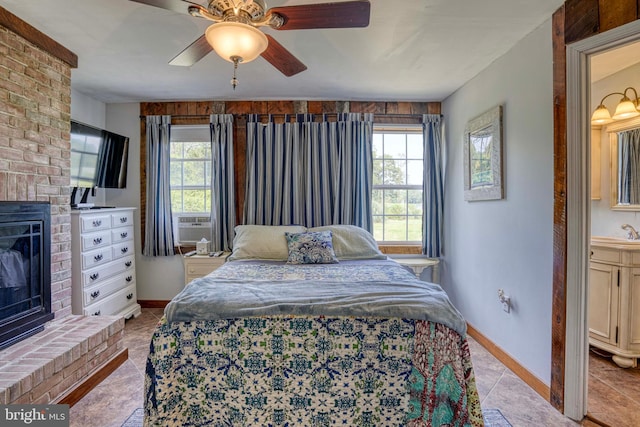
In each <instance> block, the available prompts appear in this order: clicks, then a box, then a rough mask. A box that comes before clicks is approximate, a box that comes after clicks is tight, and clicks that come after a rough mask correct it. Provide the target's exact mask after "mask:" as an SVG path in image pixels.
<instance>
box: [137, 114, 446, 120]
mask: <svg viewBox="0 0 640 427" xmlns="http://www.w3.org/2000/svg"><path fill="white" fill-rule="evenodd" d="M350 113H351V112H347V113H266V114H261V113H223V114H231V115H233V116H246V115H249V114H252V115H258V116H273V117H285V116H295V115H298V114H312V115H314V116H337V115H338V114H350ZM360 114H373V116H374V118H375V117H376V116H383V117H398V118H410V119H413V118H422V116H423V115H424V114H437V113H416V114H397V113H362V112H360ZM155 115H158V116H171V118H176V119H194V118H195V119H197V118H205V119H208V118H209V116H210V115H211V114H148V116H155ZM146 117H147V115H144V114H141V115H140V119H145V118H146Z"/></svg>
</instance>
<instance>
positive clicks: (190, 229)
mask: <svg viewBox="0 0 640 427" xmlns="http://www.w3.org/2000/svg"><path fill="white" fill-rule="evenodd" d="M174 225H176V227H175V229H174V230H175V235H176V236H177V237H178V244H179V245H181V246H185V245H188V246H195V244H196V242H199V241H200V240H202V238H204V239H206V240H211V218H210V217H208V216H202V215H188V214H181V215H178V216H176V221H174Z"/></svg>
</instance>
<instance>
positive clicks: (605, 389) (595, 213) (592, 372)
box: [587, 41, 640, 427]
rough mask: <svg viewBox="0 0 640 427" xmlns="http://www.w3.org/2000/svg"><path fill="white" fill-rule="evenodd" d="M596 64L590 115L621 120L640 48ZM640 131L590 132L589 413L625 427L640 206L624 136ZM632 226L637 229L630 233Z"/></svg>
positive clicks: (636, 121) (637, 178) (634, 394)
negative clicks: (632, 198)
mask: <svg viewBox="0 0 640 427" xmlns="http://www.w3.org/2000/svg"><path fill="white" fill-rule="evenodd" d="M588 62H589V67H590V68H589V73H588V75H589V80H590V90H589V93H590V103H589V107H590V108H589V114H591V113H593V112H594V111H595V110H596V109H597V108H599V107H600V106H601V105H604V107H605V108H606V109H607V111H609V112H610V114H611V115H613V116H615V111H616V107H617V106H618V104H619V102H620V101H621V99H622V98H623V96H624V95H625V93H626V94H627V95H629V98H630V99H633V100H636V99H637V98H638V93H637V91H639V90H640V42H638V41H636V42H630V43H627V44H624V45H621V46H616V47H615V48H613V49H609V50H605V51H602V52H598V53H594V54H592V55H590V56H589V61H588ZM636 103H637V101H636ZM601 111H604V110H601ZM616 118H617V117H616ZM639 128H640V117H635V118H626V119H618V120H613V121H611V122H610V123H604V124H601V123H598V124H594V123H592V125H591V132H590V144H591V145H590V146H591V150H590V153H589V154H590V158H591V162H590V165H591V168H590V170H589V172H590V191H589V192H590V198H591V202H590V216H589V218H590V220H589V222H590V224H589V229H590V235H591V244H592V245H591V248H590V251H589V254H590V261H589V276H588V277H589V279H588V280H589V287H588V289H589V292H588V295H587V299H588V316H587V322H588V333H589V347H588V348H589V351H588V362H587V363H588V378H587V412H588V415H589V417H590V418H592V419H594V420H597V421H600V422H603V423H605V424H607V425H615V426H621V427H622V426H636V425H640V368H639V367H638V363H637V360H638V359H637V358H634V357H633V356H634V352H635V347H637V348H638V355H640V320H636V319H640V303H638V304H635V303H634V302H633V299H632V295H631V294H632V293H633V291H634V290H636V289H637V290H636V294H637V293H638V291H640V280H638V281H636V278H637V277H640V276H636V274H635V272H634V270H633V267H632V265H633V263H632V259H633V254H634V253H635V252H633V251H635V250H636V249H635V246H636V245H637V248H638V252H637V254H638V255H637V256H638V258H639V260H640V240H638V241H637V242H635V241H634V242H629V243H628V244H627V243H626V242H627V234H628V233H629V234H632V235H633V237H636V235H635V234H633V232H632V230H634V231H635V229H638V230H640V202H636V203H630V202H629V200H628V198H625V197H624V195H623V194H622V193H625V189H626V188H628V187H626V186H624V185H622V186H621V185H620V184H621V182H620V176H622V175H624V174H623V168H624V166H623V163H625V164H626V162H625V161H621V160H624V158H625V156H626V153H627V152H626V151H625V150H623V149H622V147H621V146H620V144H618V139H617V135H618V132H625V131H632V130H633V129H639ZM619 160H620V161H619ZM631 178H632V179H634V183H633V185H634V186H635V183H636V182H637V183H638V185H640V173H633V174H632V176H631ZM625 224H628V225H630V226H631V227H625V229H623V227H622V226H623V225H625ZM633 227H635V229H634V228H633ZM611 238H613V239H611ZM620 244H623V245H622V246H621V245H620ZM625 245H626V246H625ZM616 256H620V258H618V259H615V257H616ZM638 273H640V270H639V271H638ZM634 308H635V310H634ZM634 327H635V329H636V331H638V332H636V331H633V330H632V329H633V328H634ZM636 341H637V343H636Z"/></svg>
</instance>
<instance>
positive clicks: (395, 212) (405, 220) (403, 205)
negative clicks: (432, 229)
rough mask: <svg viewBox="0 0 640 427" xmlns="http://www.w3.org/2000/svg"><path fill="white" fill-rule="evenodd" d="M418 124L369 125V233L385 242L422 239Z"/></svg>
mask: <svg viewBox="0 0 640 427" xmlns="http://www.w3.org/2000/svg"><path fill="white" fill-rule="evenodd" d="M423 145H424V143H423V136H422V126H419V125H418V126H406V125H405V126H403V127H392V126H375V127H374V129H373V195H372V196H373V203H372V211H373V235H374V237H375V238H376V240H377V241H378V242H381V243H386V244H420V243H421V242H422V178H423V169H424V162H423Z"/></svg>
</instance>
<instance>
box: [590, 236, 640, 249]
mask: <svg viewBox="0 0 640 427" xmlns="http://www.w3.org/2000/svg"><path fill="white" fill-rule="evenodd" d="M591 246H609V247H612V248H618V249H640V240H629V239H625V238H624V237H609V236H591Z"/></svg>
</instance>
